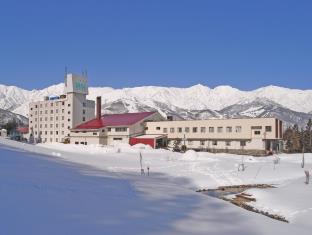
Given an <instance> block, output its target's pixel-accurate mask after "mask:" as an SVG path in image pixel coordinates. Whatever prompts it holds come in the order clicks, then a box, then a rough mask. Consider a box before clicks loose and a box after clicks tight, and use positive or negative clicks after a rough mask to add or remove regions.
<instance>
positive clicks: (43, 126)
mask: <svg viewBox="0 0 312 235" xmlns="http://www.w3.org/2000/svg"><path fill="white" fill-rule="evenodd" d="M49 126H50V128H53V127H54V125H53V124H50V125H49ZM49 126H48V124H44V125H42V124H40V125H39V128H48V127H49ZM37 127H38V125H37V124H35V126H34V128H37ZM61 127H65V124H64V123H62V124H61ZM55 128H59V124H55ZM68 129H70V126H68Z"/></svg>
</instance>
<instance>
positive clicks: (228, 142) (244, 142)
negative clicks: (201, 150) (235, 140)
mask: <svg viewBox="0 0 312 235" xmlns="http://www.w3.org/2000/svg"><path fill="white" fill-rule="evenodd" d="M220 142H221V141H218V140H212V141H211V143H212V146H218V143H220ZM224 142H225V146H231V144H232V141H230V140H228V141H224ZM178 144H181V141H179V143H178ZM193 144H194V141H193V140H188V141H187V145H193ZM205 144H206V141H205V140H201V141H200V145H201V146H204V145H205ZM240 146H241V147H243V146H246V141H245V140H241V141H240Z"/></svg>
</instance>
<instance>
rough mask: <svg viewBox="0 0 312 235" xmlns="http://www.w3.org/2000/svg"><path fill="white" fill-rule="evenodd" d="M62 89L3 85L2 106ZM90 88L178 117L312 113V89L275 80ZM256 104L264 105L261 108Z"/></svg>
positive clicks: (16, 107)
mask: <svg viewBox="0 0 312 235" xmlns="http://www.w3.org/2000/svg"><path fill="white" fill-rule="evenodd" d="M63 90H64V84H63V83H59V84H56V85H52V86H49V87H47V88H44V89H33V90H25V89H22V88H19V87H16V86H5V85H0V108H2V109H5V110H8V111H11V112H14V113H17V114H21V115H23V116H27V113H28V104H29V102H31V101H38V100H42V99H43V97H44V96H49V95H61V94H62V93H63ZM89 94H90V95H88V98H89V99H92V100H95V99H96V96H101V97H102V104H103V106H102V107H103V109H104V112H136V111H146V110H158V111H159V112H161V113H163V114H166V115H172V116H175V117H176V118H179V119H200V118H222V117H225V116H227V115H228V114H229V113H231V116H232V117H240V116H242V117H244V116H250V117H258V116H263V115H264V114H263V113H265V112H270V113H274V112H275V111H274V109H273V107H275V106H276V105H278V106H276V108H277V109H278V110H279V112H280V113H275V115H276V116H280V117H281V118H284V120H285V121H286V122H288V123H289V124H292V123H296V122H297V121H300V122H301V121H302V122H303V121H305V120H306V119H307V118H309V117H310V116H312V115H311V112H312V102H310V101H311V100H312V90H299V89H291V88H284V87H278V86H274V85H270V86H266V87H261V88H258V89H255V90H252V91H242V90H239V89H237V88H233V87H231V86H228V85H222V86H217V87H215V88H210V87H208V86H204V85H202V84H196V85H193V86H190V87H186V88H178V87H163V86H140V87H133V88H117V89H115V88H112V87H90V88H89ZM255 105H256V106H255ZM257 105H258V106H259V107H260V106H261V107H262V108H263V110H262V109H261V108H259V109H257ZM274 105H275V106H274ZM235 110H236V114H235ZM262 111H263V113H262ZM234 114H235V115H234ZM268 115H269V114H268Z"/></svg>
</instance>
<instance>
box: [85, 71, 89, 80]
mask: <svg viewBox="0 0 312 235" xmlns="http://www.w3.org/2000/svg"><path fill="white" fill-rule="evenodd" d="M85 75H86V78H87V77H88V70H85Z"/></svg>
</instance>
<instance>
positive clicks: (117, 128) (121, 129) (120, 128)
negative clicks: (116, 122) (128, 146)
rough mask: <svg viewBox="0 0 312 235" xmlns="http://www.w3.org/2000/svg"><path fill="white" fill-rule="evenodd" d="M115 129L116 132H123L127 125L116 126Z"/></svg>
mask: <svg viewBox="0 0 312 235" xmlns="http://www.w3.org/2000/svg"><path fill="white" fill-rule="evenodd" d="M115 131H116V132H125V131H127V127H116V128H115Z"/></svg>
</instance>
